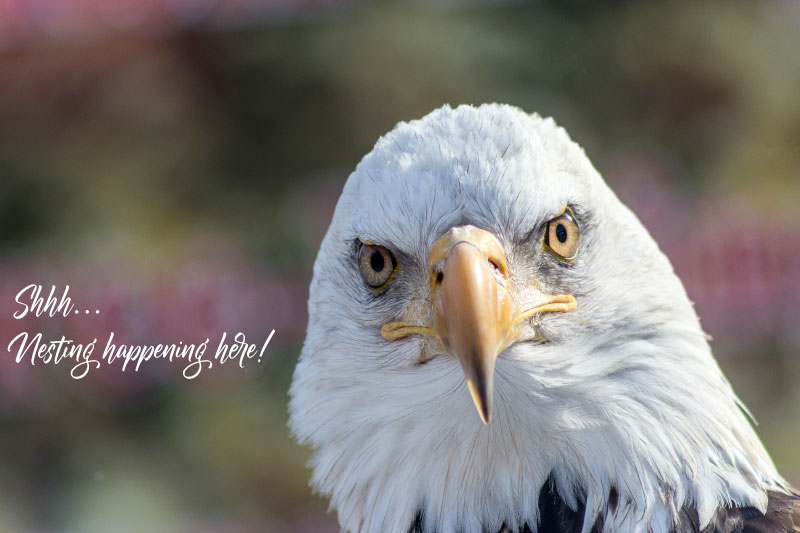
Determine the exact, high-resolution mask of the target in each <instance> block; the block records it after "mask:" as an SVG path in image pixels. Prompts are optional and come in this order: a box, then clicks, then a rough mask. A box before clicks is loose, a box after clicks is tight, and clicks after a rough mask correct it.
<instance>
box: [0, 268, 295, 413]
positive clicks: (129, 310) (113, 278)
mask: <svg viewBox="0 0 800 533" xmlns="http://www.w3.org/2000/svg"><path fill="white" fill-rule="evenodd" d="M45 265H47V266H45ZM0 278H1V279H2V280H3V283H2V286H0V342H2V346H3V354H4V355H3V357H0V406H2V404H6V405H7V406H9V407H13V408H15V409H25V408H28V409H35V408H37V406H39V405H40V404H41V403H42V402H43V401H44V399H45V398H46V394H45V392H46V390H47V389H49V388H51V387H53V386H59V384H61V385H62V386H66V387H68V388H70V390H72V391H73V392H74V393H76V394H81V395H87V396H90V397H92V398H93V399H95V400H101V401H105V402H106V403H108V402H111V403H114V402H127V401H132V400H134V399H135V398H137V397H142V396H144V395H145V394H146V393H147V392H148V391H150V390H152V389H153V387H156V386H159V385H163V384H167V383H174V382H175V381H183V380H184V378H183V377H182V375H181V372H182V371H183V368H184V366H185V365H184V363H183V362H182V361H176V362H174V363H173V364H170V363H169V362H168V361H164V360H151V361H148V362H146V363H144V364H143V365H142V366H141V368H140V369H139V371H134V370H133V368H132V367H130V366H129V367H128V368H127V369H126V370H125V371H122V369H121V362H119V361H117V362H115V363H114V364H113V365H111V366H108V365H103V366H101V367H100V368H99V369H96V370H95V369H92V370H91V371H90V372H89V373H88V375H87V376H86V377H84V378H82V379H81V383H80V384H79V386H76V385H75V384H74V383H73V382H72V380H71V378H70V377H69V371H70V369H71V368H72V366H73V364H72V363H71V362H70V361H64V362H62V364H60V365H58V366H53V365H49V366H47V365H44V364H41V363H40V362H37V364H35V365H31V362H30V354H28V356H26V357H25V358H24V360H23V361H22V362H20V363H19V364H17V363H16V362H15V356H16V346H15V347H14V351H13V353H12V352H9V351H8V350H7V348H8V345H9V342H10V341H11V340H12V339H13V338H14V337H15V336H16V335H17V334H19V333H20V332H23V331H27V332H29V334H30V335H35V334H36V333H37V332H42V333H43V341H44V342H47V341H50V340H57V339H60V338H61V335H64V336H66V338H67V339H73V340H74V341H75V342H76V343H87V342H91V341H92V340H93V339H95V338H96V339H97V344H96V347H95V352H94V355H95V358H96V357H97V356H99V354H101V353H102V351H103V349H104V348H105V345H106V341H107V340H108V337H109V333H110V332H112V331H113V332H114V339H113V342H114V344H116V345H120V344H126V345H155V344H171V343H178V342H179V341H182V342H184V343H187V344H188V343H192V344H198V343H201V342H203V341H204V340H205V339H207V338H208V339H209V342H208V349H207V351H206V358H212V357H213V356H214V352H215V350H216V348H217V345H218V343H219V340H220V337H221V336H222V333H223V332H225V333H227V338H226V342H227V343H228V344H230V343H232V342H233V337H234V335H236V333H238V332H242V333H244V334H245V335H246V336H247V340H248V341H249V342H250V343H254V344H257V345H258V346H259V347H260V346H261V345H262V344H263V342H264V341H265V339H266V338H267V336H268V335H269V333H270V331H271V330H272V329H274V330H275V335H274V336H273V337H272V340H271V341H270V343H269V346H268V348H267V349H266V351H265V354H264V357H265V358H270V357H274V356H275V355H276V354H279V353H281V351H282V350H286V349H287V348H294V347H297V346H298V345H299V343H300V342H301V340H302V335H303V332H304V331H305V322H306V308H305V302H306V299H307V284H308V281H307V280H306V279H303V278H302V277H301V276H295V275H286V274H279V273H277V272H275V271H272V270H270V269H268V268H265V267H263V266H256V265H255V264H254V263H253V262H248V261H247V260H245V259H244V258H241V257H237V258H230V257H228V258H216V259H211V258H208V257H204V258H200V259H198V258H197V257H185V258H180V259H177V260H175V261H173V262H170V263H169V264H166V263H165V264H164V265H161V266H159V267H158V268H156V269H154V270H152V271H148V272H147V273H143V272H136V271H132V270H126V269H125V267H118V268H110V267H108V265H105V266H103V267H102V268H98V267H97V266H95V265H85V264H63V265H58V264H52V263H48V262H47V261H45V260H44V259H43V258H40V257H36V256H29V257H26V258H22V259H17V260H13V261H6V262H0ZM31 283H35V284H41V285H42V286H43V290H42V293H43V296H44V297H46V296H47V295H48V294H49V292H50V288H51V286H53V285H55V286H56V294H57V295H60V294H61V292H62V291H63V287H64V286H65V285H69V296H70V298H71V299H72V302H73V303H74V304H75V308H76V309H77V310H79V311H80V313H79V314H70V316H67V317H63V316H60V315H57V316H55V317H49V316H47V315H42V316H40V317H35V316H33V315H32V314H28V315H26V316H25V317H24V318H22V319H15V318H13V314H14V313H15V312H17V311H18V310H20V309H21V306H20V305H19V304H17V303H16V301H15V299H16V296H17V293H18V292H19V291H20V290H21V289H23V288H24V287H26V286H27V285H29V284H31ZM84 310H89V313H88V314H86V313H85V312H84ZM95 310H99V311H100V313H99V314H97V313H95ZM264 363H265V362H264V361H262V362H261V363H258V362H256V360H251V361H248V362H247V363H246V365H245V370H243V369H241V368H239V367H238V366H237V364H236V363H235V362H228V363H226V365H215V366H214V367H213V368H211V369H206V370H203V372H202V373H201V375H200V376H199V377H198V378H196V379H197V381H198V383H199V384H200V385H201V386H205V387H207V386H214V384H215V383H217V382H222V383H227V382H230V381H236V380H241V379H247V377H248V376H252V375H254V371H253V368H258V367H259V366H261V365H263V364H264ZM255 372H256V374H255V375H257V371H255Z"/></svg>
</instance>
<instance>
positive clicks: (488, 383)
mask: <svg viewBox="0 0 800 533" xmlns="http://www.w3.org/2000/svg"><path fill="white" fill-rule="evenodd" d="M428 264H429V266H430V268H431V276H432V284H433V291H434V295H435V296H434V298H435V300H434V305H433V315H434V316H433V318H434V323H433V329H434V330H435V331H436V334H437V335H438V336H439V338H440V339H441V341H442V344H444V347H445V348H446V349H447V351H448V352H449V353H450V354H451V355H453V356H454V357H455V358H456V359H458V361H459V362H460V363H461V368H462V369H463V370H464V376H465V377H466V380H467V386H468V387H469V391H470V394H471V395H472V400H473V401H474V402H475V407H477V409H478V413H479V414H480V417H481V420H483V423H484V424H488V423H489V420H490V418H491V412H492V389H493V381H494V366H495V361H496V360H497V356H498V355H499V354H500V353H501V352H502V351H503V350H504V349H505V348H507V347H508V346H509V345H510V344H512V343H513V341H514V338H515V335H514V334H513V333H512V330H513V329H514V324H515V318H516V317H517V316H518V314H519V313H518V311H517V306H516V305H515V303H514V301H513V300H512V298H511V294H510V292H509V290H508V288H507V284H508V271H507V266H506V256H505V254H504V253H503V250H502V247H501V245H500V243H499V241H498V240H497V238H495V237H494V235H492V234H491V233H489V232H487V231H484V230H481V229H478V228H476V227H474V226H464V227H458V228H453V229H452V230H450V231H449V232H448V233H447V234H445V235H443V236H442V237H441V238H440V239H439V240H438V241H437V242H436V244H435V245H434V247H433V249H432V250H431V254H430V256H429V260H428Z"/></svg>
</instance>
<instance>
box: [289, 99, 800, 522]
mask: <svg viewBox="0 0 800 533" xmlns="http://www.w3.org/2000/svg"><path fill="white" fill-rule="evenodd" d="M565 205H569V206H570V207H571V209H572V211H573V212H574V215H575V218H576V220H577V223H578V225H579V226H580V229H581V237H580V238H581V240H580V243H579V247H578V255H577V258H576V259H575V260H574V261H572V262H570V263H565V262H562V261H558V260H557V259H554V257H553V256H552V254H549V253H547V252H546V251H545V250H543V247H542V238H543V231H544V228H545V226H546V224H547V221H548V220H549V219H551V218H552V217H554V216H557V215H558V214H559V213H561V212H563V210H564V206H565ZM464 224H471V225H473V226H476V227H478V228H481V229H483V230H487V231H489V232H491V233H492V234H494V235H495V236H496V237H497V239H498V240H499V242H500V243H501V245H502V247H503V249H504V252H505V254H506V255H507V258H508V270H509V272H510V273H511V274H510V283H512V284H513V286H514V287H515V289H516V290H517V293H516V294H517V297H518V298H519V299H521V300H524V299H525V298H527V297H528V295H529V294H530V293H531V292H532V291H538V290H541V291H546V292H549V293H551V294H564V293H567V294H572V295H574V297H575V298H576V300H577V302H578V306H577V309H575V310H574V311H571V312H569V313H552V314H549V315H546V316H542V317H536V318H535V319H532V320H531V321H530V322H529V323H526V324H523V325H522V326H520V327H523V328H528V330H526V331H528V332H529V333H530V338H531V339H533V338H535V339H537V340H535V341H530V342H517V343H515V344H513V345H512V346H510V347H509V348H507V349H506V350H505V351H504V352H503V353H502V354H500V356H499V357H498V359H497V363H496V368H495V374H494V381H495V383H494V411H493V414H492V422H491V424H489V425H488V426H484V425H483V424H482V423H481V421H480V420H479V419H478V417H477V416H476V414H475V412H474V408H473V406H472V401H471V400H470V394H469V391H468V390H467V387H466V385H465V383H464V375H463V373H462V371H461V368H460V366H459V363H458V362H457V361H456V360H455V359H454V358H453V357H450V356H449V355H447V354H445V353H442V352H441V351H437V350H440V349H438V348H437V347H436V344H435V343H432V342H427V341H426V340H425V339H424V338H421V337H419V336H413V335H412V336H408V337H405V338H403V339H400V340H394V341H388V340H386V339H383V338H382V337H381V334H380V331H381V328H382V326H383V325H384V324H387V323H389V322H392V321H396V320H400V319H401V318H402V317H404V316H407V315H409V314H412V315H414V316H417V317H418V318H419V319H420V320H424V319H425V316H426V315H425V312H426V311H425V310H426V309H430V307H431V301H432V293H431V283H430V279H429V277H428V276H429V275H430V273H429V272H428V270H427V267H426V258H427V257H428V253H429V252H430V249H431V247H432V245H433V243H434V242H435V241H436V239H437V238H439V237H440V236H441V235H443V234H445V233H446V232H447V231H448V230H449V229H450V228H452V227H453V226H455V225H464ZM359 241H361V242H373V243H377V244H379V245H381V246H385V247H386V248H388V249H390V250H391V251H392V252H393V253H394V255H395V256H396V258H397V260H398V263H399V265H400V269H399V271H398V274H397V275H396V276H395V278H394V279H393V280H392V283H391V285H390V286H389V287H388V289H386V290H385V291H383V292H382V293H380V294H375V293H374V292H370V291H369V290H367V288H366V287H365V285H364V282H363V280H362V279H361V277H360V275H359V271H358V267H357V264H356V257H355V255H354V254H355V252H354V249H355V243H357V242H359ZM308 308H309V324H308V331H307V335H306V340H305V343H304V346H303V351H302V354H301V357H300V360H299V362H298V365H297V368H296V370H295V374H294V381H293V383H292V387H291V391H290V394H291V402H290V425H291V428H292V432H293V435H294V436H295V437H296V439H297V440H298V441H299V442H300V443H302V444H306V445H308V446H310V448H311V449H312V459H311V467H312V468H313V475H312V478H311V483H312V485H313V486H314V487H315V489H316V490H318V491H319V492H320V493H321V494H323V495H324V496H327V497H329V498H330V501H331V507H332V508H333V509H335V510H336V512H337V513H338V518H339V522H340V524H341V526H342V529H343V530H344V531H351V532H373V531H387V532H399V533H405V532H406V531H408V530H409V524H413V526H412V531H418V532H420V531H428V532H431V531H437V532H441V533H450V532H455V531H460V532H464V533H473V532H483V531H490V532H491V531H498V530H501V529H502V528H506V529H508V530H510V531H524V530H526V528H527V529H529V530H531V531H533V530H535V529H536V528H537V527H538V526H537V525H538V524H541V529H542V530H548V529H550V528H555V529H558V528H559V527H561V526H563V527H564V528H566V529H564V530H570V531H573V530H574V531H581V532H582V533H590V531H592V530H593V529H596V528H601V529H602V530H603V531H621V532H627V531H630V532H634V531H649V532H652V533H667V532H669V531H673V530H678V531H683V530H684V528H685V530H687V531H688V530H691V531H694V530H697V531H705V530H707V529H708V528H710V527H713V528H714V529H720V530H731V531H733V530H735V528H736V527H738V526H736V524H741V525H742V527H747V528H757V527H762V530H764V531H769V530H770V529H769V528H770V527H773V524H783V525H784V526H785V525H786V524H789V522H788V520H789V518H788V517H789V516H790V515H791V513H794V514H795V515H796V510H792V511H791V512H790V511H789V510H787V509H789V507H787V506H788V505H789V504H788V503H785V499H784V500H782V499H780V498H779V497H778V496H776V495H779V494H782V493H785V492H786V491H787V490H788V487H787V485H786V482H785V481H784V480H783V479H782V478H781V476H780V475H779V474H778V472H777V471H776V470H775V467H774V465H773V464H772V461H771V459H770V457H769V455H768V454H767V452H766V450H764V447H763V446H762V445H761V442H760V441H759V439H758V437H757V436H756V434H755V432H754V431H753V428H752V426H751V424H750V422H749V420H748V418H747V416H746V415H745V413H744V412H743V410H742V408H741V404H740V402H739V400H738V398H737V397H736V395H735V394H734V392H733V390H732V389H731V387H730V384H729V383H728V381H727V380H726V379H725V376H724V375H723V374H722V372H721V371H720V369H719V367H718V365H717V363H716V361H715V360H714V358H713V356H712V354H711V350H710V347H709V345H708V341H707V337H706V336H705V334H704V333H703V331H702V329H701V327H700V323H699V320H698V318H697V315H696V314H695V312H694V309H693V307H692V304H691V302H690V301H689V299H688V297H687V296H686V293H685V291H684V289H683V286H682V284H681V282H680V280H679V279H678V278H677V276H676V275H675V273H674V272H673V270H672V266H671V265H670V263H669V261H668V260H667V258H666V257H665V256H664V254H662V253H661V251H660V250H659V249H658V246H657V245H656V243H655V242H654V241H653V239H652V238H651V237H650V235H649V234H648V233H647V231H646V230H645V228H644V227H643V226H642V225H641V224H640V223H639V221H638V220H637V218H636V217H635V216H634V214H633V213H632V212H631V211H630V210H629V209H628V208H627V207H625V206H624V205H623V204H622V203H621V202H620V201H619V200H618V199H617V197H616V196H615V195H614V193H613V192H612V191H611V190H610V189H609V188H608V186H607V185H606V184H605V182H604V181H603V179H602V177H601V176H600V175H599V174H598V172H597V171H596V170H595V169H594V168H593V167H592V165H591V163H590V162H589V160H588V158H587V157H586V155H585V154H584V152H583V150H582V149H581V148H580V147H579V146H578V145H577V144H575V143H574V142H572V141H571V140H570V138H569V136H568V135H567V133H566V132H565V131H564V130H563V129H561V128H559V127H558V126H556V124H555V123H554V122H553V120H552V119H543V118H541V117H539V116H538V115H528V114H525V113H524V112H522V111H521V110H519V109H516V108H513V107H510V106H502V105H484V106H480V107H477V108H476V107H471V106H461V107H459V108H457V109H451V108H449V107H447V106H445V107H444V108H442V109H439V110H437V111H435V112H433V113H431V114H430V115H428V116H427V117H425V118H424V119H422V120H418V121H412V122H409V123H400V124H398V125H397V127H396V128H395V129H394V130H393V131H392V132H390V133H389V134H387V135H386V136H384V137H382V138H381V139H380V140H379V141H378V142H377V143H376V145H375V147H374V149H373V150H372V152H370V153H369V154H368V155H367V156H365V157H364V159H363V160H362V161H361V162H360V163H359V165H358V166H357V168H356V170H355V171H354V172H353V173H352V174H351V175H350V177H349V179H348V180H347V183H346V185H345V187H344V190H343V192H342V195H341V197H340V199H339V202H338V204H337V206H336V210H335V213H334V216H333V220H332V222H331V225H330V228H329V229H328V232H327V234H326V236H325V238H324V240H323V242H322V246H321V248H320V252H319V255H318V256H317V260H316V262H315V264H314V278H313V281H312V283H311V290H310V297H309V304H308ZM423 361H425V362H424V364H422V362H423ZM542 487H546V490H545V491H542V490H540V489H541V488H542ZM610 495H613V498H611V499H610ZM779 502H783V503H779ZM771 505H775V506H777V507H776V508H775V510H774V511H771V510H770V509H772V508H771V507H770V506H771ZM721 509H730V512H727V513H722V512H721ZM748 509H750V510H752V511H747V510H748ZM750 512H753V513H755V512H757V513H762V514H763V513H766V515H765V516H764V517H762V522H763V523H764V524H765V525H763V526H759V525H758V524H761V523H762V522H759V521H758V517H757V516H755V515H753V516H750V514H749V513H750ZM772 513H777V514H775V515H774V516H775V517H776V518H775V520H772V518H771V516H772ZM767 518H769V519H767ZM791 519H792V520H795V518H794V517H792V518H791ZM795 523H796V521H795ZM598 524H599V525H598ZM774 527H778V526H777V525H776V526H774ZM748 531H758V529H748Z"/></svg>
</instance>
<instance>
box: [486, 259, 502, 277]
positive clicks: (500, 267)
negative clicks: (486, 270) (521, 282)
mask: <svg viewBox="0 0 800 533" xmlns="http://www.w3.org/2000/svg"><path fill="white" fill-rule="evenodd" d="M489 264H490V265H492V268H494V269H495V270H497V271H498V272H499V273H500V275H502V276H503V277H505V275H506V269H505V268H503V267H502V266H500V263H499V262H497V261H495V260H494V259H492V258H489Z"/></svg>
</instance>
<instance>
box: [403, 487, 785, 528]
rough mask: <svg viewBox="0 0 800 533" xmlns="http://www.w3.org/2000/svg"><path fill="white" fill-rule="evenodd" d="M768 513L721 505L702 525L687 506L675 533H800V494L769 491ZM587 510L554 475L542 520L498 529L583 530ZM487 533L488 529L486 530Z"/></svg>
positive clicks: (542, 502)
mask: <svg viewBox="0 0 800 533" xmlns="http://www.w3.org/2000/svg"><path fill="white" fill-rule="evenodd" d="M768 495H769V503H768V506H767V512H766V514H762V513H761V512H760V511H759V510H758V509H755V508H753V507H721V508H719V509H718V510H717V512H716V513H714V516H713V518H712V519H711V522H710V523H709V524H708V525H707V526H706V527H705V528H703V529H702V530H701V529H700V524H699V518H698V515H697V510H696V509H694V508H690V507H684V508H683V509H682V510H681V512H680V513H679V515H678V519H677V523H676V524H675V527H674V529H673V530H672V531H673V532H674V533H800V495H798V494H786V493H782V492H775V491H770V492H769V493H768ZM618 505H619V495H618V494H617V491H616V490H615V489H613V488H612V489H611V492H610V494H609V495H608V510H609V511H610V512H614V511H615V510H616V508H617V506H618ZM585 514H586V505H585V504H584V503H583V502H580V503H579V504H578V508H577V509H576V510H575V511H573V510H572V509H570V508H569V507H568V506H567V504H566V502H565V501H564V500H563V498H561V496H559V494H558V491H557V490H556V489H555V485H554V483H553V481H552V479H551V478H548V480H547V482H545V484H544V485H543V486H542V489H541V491H540V492H539V524H538V527H537V528H532V527H530V526H529V525H528V524H525V526H524V527H523V528H522V531H520V532H514V531H512V530H511V529H510V528H509V527H508V526H507V525H506V524H503V527H502V528H501V529H500V531H499V532H498V533H534V532H537V533H580V531H581V530H582V529H583V521H584V518H585V516H584V515H585ZM423 516H424V513H423V511H422V510H419V511H417V515H416V516H415V517H414V522H413V523H412V524H411V527H410V528H409V530H408V531H409V533H426V531H425V530H424V529H423ZM603 518H604V517H603V516H602V515H601V516H600V517H599V518H598V519H597V520H596V521H595V523H594V524H593V525H592V529H591V531H592V533H600V532H601V531H602V530H603V522H604V520H603ZM487 533H488V532H487Z"/></svg>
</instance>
